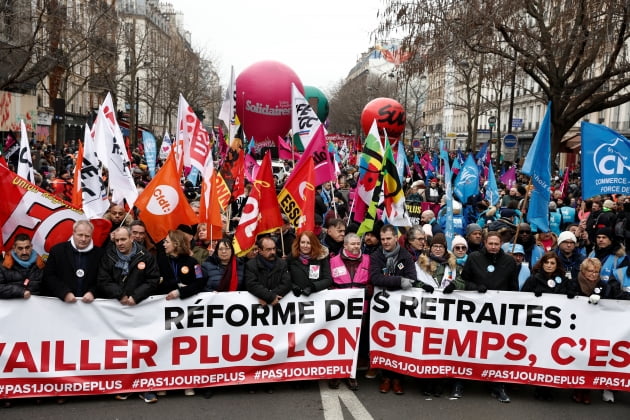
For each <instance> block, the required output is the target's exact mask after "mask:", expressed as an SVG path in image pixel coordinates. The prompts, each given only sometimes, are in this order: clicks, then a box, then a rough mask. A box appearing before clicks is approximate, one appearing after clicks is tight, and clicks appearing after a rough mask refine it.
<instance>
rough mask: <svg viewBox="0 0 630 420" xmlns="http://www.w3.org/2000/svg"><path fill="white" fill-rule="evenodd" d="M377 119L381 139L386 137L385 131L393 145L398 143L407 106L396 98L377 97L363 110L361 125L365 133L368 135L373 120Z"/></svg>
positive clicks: (403, 126)
mask: <svg viewBox="0 0 630 420" xmlns="http://www.w3.org/2000/svg"><path fill="white" fill-rule="evenodd" d="M375 119H376V126H377V127H378V132H379V134H380V135H381V140H384V139H385V132H384V131H383V130H385V131H387V137H389V141H390V143H391V144H392V145H394V144H396V142H397V141H398V139H399V138H400V136H401V135H402V133H403V131H404V130H405V123H406V122H407V116H406V114H405V108H404V107H403V106H402V105H401V104H400V103H399V102H398V101H395V100H394V99H391V98H376V99H373V100H371V101H370V102H368V104H367V105H366V106H365V108H363V112H361V127H362V128H363V133H364V134H365V135H367V134H368V133H369V132H370V128H371V127H372V122H374V120H375Z"/></svg>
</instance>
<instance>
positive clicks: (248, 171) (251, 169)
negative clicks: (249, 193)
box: [245, 153, 260, 182]
mask: <svg viewBox="0 0 630 420" xmlns="http://www.w3.org/2000/svg"><path fill="white" fill-rule="evenodd" d="M259 169H260V165H259V164H258V162H256V159H254V157H253V156H252V155H250V154H249V153H248V154H246V155H245V178H247V180H248V181H249V182H254V180H256V176H257V175H258V170H259Z"/></svg>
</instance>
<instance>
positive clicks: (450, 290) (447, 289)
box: [442, 283, 455, 295]
mask: <svg viewBox="0 0 630 420" xmlns="http://www.w3.org/2000/svg"><path fill="white" fill-rule="evenodd" d="M453 290H455V283H449V284H448V285H446V287H445V288H444V289H443V290H442V293H444V294H445V295H448V294H449V293H453Z"/></svg>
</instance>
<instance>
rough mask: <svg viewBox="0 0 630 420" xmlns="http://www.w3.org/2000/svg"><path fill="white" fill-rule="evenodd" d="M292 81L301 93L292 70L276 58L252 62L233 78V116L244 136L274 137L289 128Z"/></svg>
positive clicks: (285, 132) (261, 139)
mask: <svg viewBox="0 0 630 420" xmlns="http://www.w3.org/2000/svg"><path fill="white" fill-rule="evenodd" d="M291 83H295V86H297V88H298V89H299V90H300V92H302V93H303V92H304V87H303V86H302V82H301V81H300V79H299V77H298V76H297V74H295V72H294V71H293V70H291V69H290V68H289V67H287V66H286V65H284V64H282V63H278V62H277V61H260V62H258V63H254V64H252V65H251V66H249V67H248V68H246V69H245V70H243V72H241V74H239V76H238V77H237V78H236V115H238V118H239V120H240V122H241V125H242V127H243V131H244V132H245V135H246V136H247V139H251V138H252V136H253V137H254V141H256V142H260V141H264V140H266V139H270V140H273V141H274V142H275V141H276V140H277V138H278V136H282V137H283V136H284V135H285V134H287V133H288V132H289V130H290V129H291Z"/></svg>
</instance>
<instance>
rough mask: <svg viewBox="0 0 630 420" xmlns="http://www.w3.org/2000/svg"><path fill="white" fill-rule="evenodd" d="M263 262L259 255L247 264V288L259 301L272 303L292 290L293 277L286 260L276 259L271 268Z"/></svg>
mask: <svg viewBox="0 0 630 420" xmlns="http://www.w3.org/2000/svg"><path fill="white" fill-rule="evenodd" d="M263 260H264V258H263V256H262V255H258V256H257V257H256V258H252V259H251V260H249V261H248V262H247V263H246V264H245V287H246V288H247V291H248V292H249V293H251V294H252V295H254V296H256V297H257V298H258V299H262V300H264V301H265V302H267V303H271V302H273V301H274V300H275V299H276V296H286V294H287V293H288V292H289V291H290V290H291V277H290V276H289V269H288V268H287V263H286V261H285V260H283V259H281V258H276V259H275V261H274V265H273V266H272V267H271V268H269V267H268V266H267V263H266V261H263Z"/></svg>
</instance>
